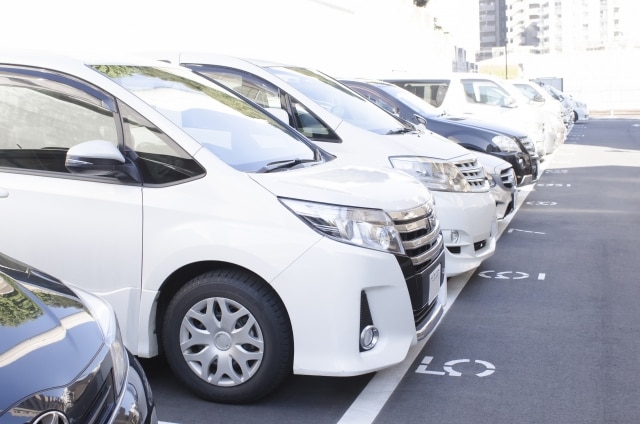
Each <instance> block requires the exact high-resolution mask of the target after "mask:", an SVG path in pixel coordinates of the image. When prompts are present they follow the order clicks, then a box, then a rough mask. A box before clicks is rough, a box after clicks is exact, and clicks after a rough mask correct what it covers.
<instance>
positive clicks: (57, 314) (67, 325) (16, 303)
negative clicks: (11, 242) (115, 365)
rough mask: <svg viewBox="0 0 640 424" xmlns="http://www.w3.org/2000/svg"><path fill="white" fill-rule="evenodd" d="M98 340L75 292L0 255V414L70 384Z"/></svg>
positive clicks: (96, 329) (98, 334)
mask: <svg viewBox="0 0 640 424" xmlns="http://www.w3.org/2000/svg"><path fill="white" fill-rule="evenodd" d="M102 345H103V337H102V331H101V330H100V328H99V327H98V325H97V323H96V322H95V321H94V319H93V317H92V316H91V314H90V313H89V312H88V311H87V310H86V309H85V308H84V307H83V304H82V303H81V302H80V299H79V298H78V297H77V296H76V295H75V293H74V292H73V291H71V290H70V289H69V288H68V287H67V286H65V285H63V284H62V283H61V282H60V281H58V280H56V279H55V278H53V277H50V276H48V275H46V274H43V273H39V272H38V271H36V270H33V269H30V268H28V267H27V266H25V265H24V264H20V263H18V262H15V261H13V260H11V259H9V258H7V257H6V256H4V255H0V382H1V383H0V416H2V414H3V413H4V412H5V411H6V410H7V409H8V408H9V407H10V406H11V405H12V404H14V403H16V402H17V401H20V400H23V399H24V398H25V397H27V396H29V395H32V394H34V393H38V392H41V391H44V390H46V389H50V388H53V387H58V386H63V385H66V384H69V382H71V381H73V380H74V378H76V377H77V376H78V375H79V374H80V373H81V372H82V371H83V370H84V368H85V367H86V366H87V365H88V364H89V363H90V362H91V359H92V358H93V357H94V356H95V355H96V353H97V352H98V351H99V350H100V348H101V347H102ZM70 358H73V360H70Z"/></svg>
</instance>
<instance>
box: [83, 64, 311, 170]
mask: <svg viewBox="0 0 640 424" xmlns="http://www.w3.org/2000/svg"><path fill="white" fill-rule="evenodd" d="M94 68H95V69H96V70H98V71H99V72H101V73H103V74H105V75H106V76H108V77H109V78H111V79H112V80H114V81H115V82H117V83H118V84H120V85H121V86H123V87H124V88H126V89H127V90H129V91H131V92H133V93H134V94H136V95H137V96H138V97H139V98H141V99H142V100H144V101H145V102H146V103H148V104H149V105H150V106H152V107H153V108H155V109H156V110H157V111H159V112H160V113H162V114H163V115H164V116H165V117H167V118H168V119H170V120H171V121H172V122H173V123H174V124H176V125H178V126H179V127H180V128H182V129H183V130H184V131H185V132H186V133H188V134H189V135H190V136H191V137H193V138H194V139H195V140H197V141H198V142H200V143H201V144H202V145H203V146H205V147H206V148H207V149H208V150H210V151H211V152H213V153H214V154H215V155H217V156H218V157H219V158H220V159H222V160H223V161H225V162H226V163H227V164H229V165H231V166H233V167H234V168H236V169H240V170H243V171H246V172H255V171H262V172H264V171H265V169H268V170H273V169H275V168H273V167H269V168H265V166H266V165H267V164H272V163H274V162H278V163H290V164H292V165H291V166H292V167H293V166H301V165H303V164H307V163H309V162H313V161H314V160H316V159H317V158H318V156H317V150H315V149H314V148H313V147H312V145H311V143H310V142H309V143H306V142H304V141H302V140H303V139H302V138H301V137H299V136H296V135H294V134H295V133H293V132H292V131H291V130H290V129H289V127H288V126H286V125H284V124H282V123H281V122H279V121H278V120H276V119H273V118H271V117H270V116H269V115H268V114H266V113H265V112H264V111H262V110H261V109H260V108H258V107H255V106H253V105H252V104H250V103H248V102H247V101H245V100H243V99H241V98H239V97H237V96H236V95H235V94H233V92H231V91H229V90H227V89H226V88H223V87H222V86H219V85H218V84H216V83H213V82H210V81H208V80H206V79H205V78H201V77H199V76H197V75H195V74H194V73H192V72H191V71H189V70H188V69H186V68H185V69H183V68H160V67H139V66H112V65H110V66H106V65H97V66H94ZM278 169H285V168H284V167H279V168H278Z"/></svg>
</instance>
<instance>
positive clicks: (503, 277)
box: [478, 270, 529, 280]
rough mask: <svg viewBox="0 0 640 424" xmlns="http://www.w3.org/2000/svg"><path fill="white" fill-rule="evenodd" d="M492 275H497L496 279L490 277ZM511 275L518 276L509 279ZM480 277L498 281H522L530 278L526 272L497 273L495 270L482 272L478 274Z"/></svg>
mask: <svg viewBox="0 0 640 424" xmlns="http://www.w3.org/2000/svg"><path fill="white" fill-rule="evenodd" d="M491 273H495V274H496V275H495V277H494V276H492V275H489V274H491ZM511 274H515V275H518V276H517V277H509V276H508V275H511ZM478 276H479V277H482V278H494V279H496V280H510V279H511V280H522V279H525V278H529V274H527V273H526V272H520V271H500V272H496V271H494V270H487V271H482V272H479V273H478Z"/></svg>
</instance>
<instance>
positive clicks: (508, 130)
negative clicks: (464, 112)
mask: <svg viewBox="0 0 640 424" xmlns="http://www.w3.org/2000/svg"><path fill="white" fill-rule="evenodd" d="M431 119H433V118H431ZM437 119H438V120H439V121H449V122H454V123H455V124H457V125H465V126H467V127H473V128H480V129H485V130H490V131H495V132H498V133H502V134H508V135H511V136H514V137H518V138H522V137H525V136H526V135H527V133H525V132H522V131H520V130H519V129H516V128H513V127H510V126H507V125H502V124H500V123H498V122H495V121H493V120H489V119H487V120H483V119H476V118H470V117H466V116H453V115H443V116H439V117H438V118H437ZM427 126H428V125H427Z"/></svg>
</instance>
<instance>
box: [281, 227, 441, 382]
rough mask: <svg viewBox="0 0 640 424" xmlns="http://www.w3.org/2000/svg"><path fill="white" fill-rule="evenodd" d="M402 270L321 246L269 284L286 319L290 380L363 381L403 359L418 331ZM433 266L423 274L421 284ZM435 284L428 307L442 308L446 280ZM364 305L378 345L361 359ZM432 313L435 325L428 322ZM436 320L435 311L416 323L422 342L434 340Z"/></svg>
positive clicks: (380, 258)
mask: <svg viewBox="0 0 640 424" xmlns="http://www.w3.org/2000/svg"><path fill="white" fill-rule="evenodd" d="M400 262H402V261H400V260H399V259H398V258H397V257H396V256H394V255H393V254H390V253H386V252H381V251H377V250H371V249H365V248H361V247H356V246H352V245H348V244H345V243H340V242H336V241H333V240H330V239H327V238H323V239H321V240H320V241H319V242H318V243H316V244H315V245H314V246H313V247H312V248H310V249H309V250H307V251H306V252H304V254H302V255H301V256H300V257H299V258H298V260H296V261H295V262H294V263H292V264H291V265H290V266H289V267H287V269H285V270H284V271H283V272H282V273H280V274H279V275H278V276H277V277H276V278H275V279H274V280H272V281H270V284H271V285H272V286H273V287H274V289H275V290H276V291H277V292H278V294H279V295H280V297H281V299H282V301H283V302H284V304H285V306H286V308H287V312H288V314H289V318H290V322H291V328H292V331H293V340H294V345H295V352H294V359H293V372H294V373H295V374H305V375H322V376H354V375H361V374H366V373H370V372H374V371H378V370H381V369H384V368H388V367H390V366H393V365H396V364H398V363H400V362H402V361H403V360H404V359H405V358H406V355H407V353H408V352H409V349H410V348H411V346H412V345H414V344H416V343H417V342H418V336H419V334H418V333H419V331H418V329H417V328H416V320H415V318H414V307H413V305H412V295H410V293H409V289H408V286H407V276H406V275H405V273H404V272H403V266H401V263H400ZM437 262H439V261H437V260H436V261H434V262H433V263H431V264H430V265H429V267H428V268H427V269H428V270H429V271H427V272H428V273H427V274H425V275H426V280H425V282H426V283H427V284H428V281H429V276H431V275H432V272H433V271H434V270H431V267H432V266H433V267H436V268H437V266H438V263H437ZM440 266H441V268H440V271H439V272H440V273H441V270H442V266H443V264H442V265H440ZM438 276H439V279H440V282H441V285H440V287H439V290H438V294H437V295H436V296H433V297H434V299H433V300H434V301H437V302H439V303H440V304H442V305H444V303H445V302H446V297H447V293H446V290H447V287H446V284H444V283H442V282H446V280H444V278H443V277H444V275H443V274H438ZM431 287H433V286H431ZM423 288H424V286H423ZM431 297H432V296H431V294H429V298H431ZM363 298H364V299H366V301H365V303H366V309H367V311H366V312H367V313H366V314H365V315H367V316H368V319H370V320H371V322H372V324H373V325H374V326H375V327H376V328H377V330H378V342H377V344H376V345H375V347H373V348H372V349H370V350H365V351H363V350H362V349H361V348H360V334H361V332H362V328H361V326H362V320H363V314H362V311H363V308H362V305H363V303H362V302H363ZM437 302H434V305H436V304H437ZM418 303H420V302H419V301H418ZM432 313H434V314H436V318H437V319H435V320H429V317H430V314H432ZM440 319H441V315H439V308H438V307H436V308H435V309H433V310H429V311H428V313H427V318H426V319H424V320H422V321H420V323H421V324H422V325H421V326H420V327H419V330H420V336H421V337H426V336H427V335H428V334H429V333H432V332H433V331H434V330H435V328H436V327H437V324H438V323H439V322H440ZM425 323H426V325H425Z"/></svg>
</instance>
